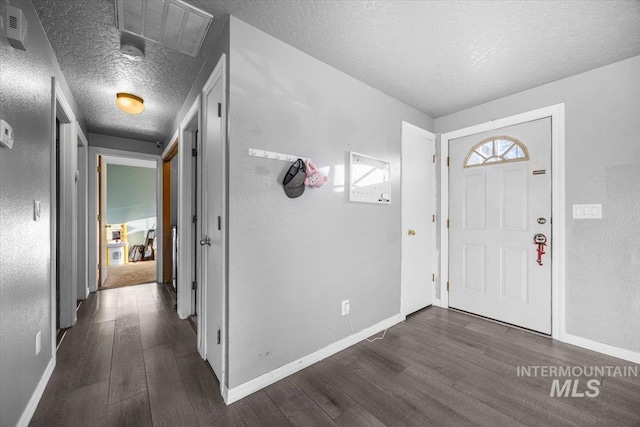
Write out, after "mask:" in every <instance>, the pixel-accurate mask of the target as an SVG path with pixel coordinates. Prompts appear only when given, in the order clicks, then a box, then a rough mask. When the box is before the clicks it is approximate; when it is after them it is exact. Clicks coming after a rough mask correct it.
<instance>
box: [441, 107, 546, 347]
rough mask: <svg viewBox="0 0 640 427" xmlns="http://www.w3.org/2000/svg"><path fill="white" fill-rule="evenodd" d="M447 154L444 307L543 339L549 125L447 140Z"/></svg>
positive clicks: (526, 125)
mask: <svg viewBox="0 0 640 427" xmlns="http://www.w3.org/2000/svg"><path fill="white" fill-rule="evenodd" d="M449 153H450V163H449V183H450V187H449V188H450V190H449V191H450V195H449V219H450V222H449V227H450V228H449V241H450V246H449V248H450V249H449V271H450V274H449V306H450V307H452V308H457V309H460V310H464V311H468V312H471V313H475V314H479V315H482V316H486V317H489V318H492V319H496V320H500V321H503V322H507V323H511V324H514V325H518V326H521V327H524V328H528V329H532V330H535V331H538V332H542V333H545V334H551V239H550V238H551V119H550V118H544V119H539V120H534V121H531V122H526V123H522V124H518V125H515V126H509V127H506V128H502V129H498V130H494V131H491V132H486V133H481V134H476V135H471V136H466V137H463V138H458V139H455V140H451V141H450V145H449ZM538 233H541V234H544V235H545V236H546V237H547V239H548V241H547V243H546V244H547V246H545V247H544V251H545V252H546V254H544V255H542V260H541V261H542V265H540V264H539V263H538V262H537V246H536V245H535V244H534V235H535V234H538Z"/></svg>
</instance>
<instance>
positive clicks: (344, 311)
mask: <svg viewBox="0 0 640 427" xmlns="http://www.w3.org/2000/svg"><path fill="white" fill-rule="evenodd" d="M350 310H351V305H349V300H348V299H346V300H344V301H342V315H343V316H346V315H347V314H349V311H350Z"/></svg>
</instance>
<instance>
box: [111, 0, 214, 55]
mask: <svg viewBox="0 0 640 427" xmlns="http://www.w3.org/2000/svg"><path fill="white" fill-rule="evenodd" d="M212 19H213V16H212V15H210V14H208V13H206V12H203V11H202V10H199V9H196V8H195V7H193V6H190V5H188V4H186V3H185V2H183V1H180V0H116V21H117V25H118V29H119V30H121V31H127V32H130V33H133V34H137V35H139V36H142V37H144V38H146V39H149V40H153V41H155V42H158V43H161V44H163V45H165V46H167V47H170V48H172V49H176V50H178V51H180V52H182V53H186V54H187V55H191V56H198V52H199V51H200V46H202V41H203V40H204V37H205V35H206V34H207V30H208V29H209V25H211V21H212Z"/></svg>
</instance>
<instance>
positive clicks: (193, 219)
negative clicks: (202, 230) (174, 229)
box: [191, 215, 198, 224]
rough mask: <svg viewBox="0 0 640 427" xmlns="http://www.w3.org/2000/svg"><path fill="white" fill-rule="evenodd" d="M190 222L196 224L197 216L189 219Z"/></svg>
mask: <svg viewBox="0 0 640 427" xmlns="http://www.w3.org/2000/svg"><path fill="white" fill-rule="evenodd" d="M191 222H192V223H194V224H195V223H196V222H198V215H194V216H193V218H191Z"/></svg>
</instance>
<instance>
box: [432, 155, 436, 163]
mask: <svg viewBox="0 0 640 427" xmlns="http://www.w3.org/2000/svg"><path fill="white" fill-rule="evenodd" d="M435 162H436V155H435V154H434V155H433V163H435Z"/></svg>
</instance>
